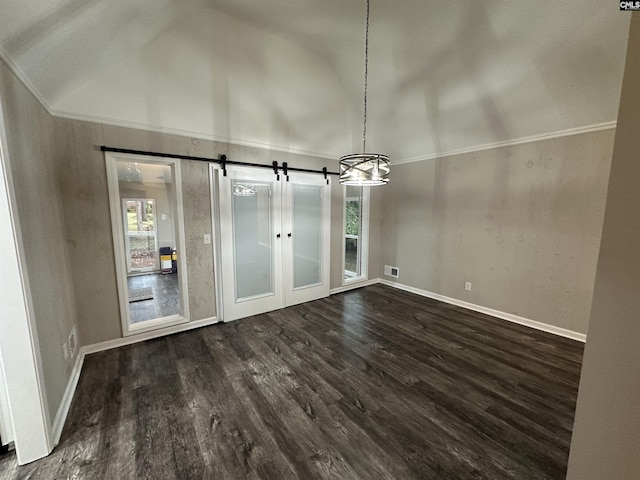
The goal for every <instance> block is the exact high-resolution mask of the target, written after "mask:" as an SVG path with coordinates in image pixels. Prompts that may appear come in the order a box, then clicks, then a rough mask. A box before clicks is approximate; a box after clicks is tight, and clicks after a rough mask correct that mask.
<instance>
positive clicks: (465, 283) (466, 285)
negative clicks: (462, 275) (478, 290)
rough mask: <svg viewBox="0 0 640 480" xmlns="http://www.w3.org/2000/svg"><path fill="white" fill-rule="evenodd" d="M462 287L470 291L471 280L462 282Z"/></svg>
mask: <svg viewBox="0 0 640 480" xmlns="http://www.w3.org/2000/svg"><path fill="white" fill-rule="evenodd" d="M464 289H465V290H466V291H467V292H470V291H471V282H464Z"/></svg>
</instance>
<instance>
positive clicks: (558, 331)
mask: <svg viewBox="0 0 640 480" xmlns="http://www.w3.org/2000/svg"><path fill="white" fill-rule="evenodd" d="M379 281H380V283H382V284H383V285H387V286H389V287H394V288H398V289H400V290H404V291H405V292H410V293H415V294H417V295H421V296H423V297H427V298H432V299H434V300H440V301H441V302H445V303H449V304H451V305H456V306H458V307H462V308H466V309H468V310H473V311H474V312H480V313H484V314H486V315H491V316H492V317H496V318H500V319H502V320H507V321H508V322H512V323H517V324H519V325H524V326H525V327H531V328H535V329H536V330H542V331H543V332H547V333H553V334H555V335H559V336H561V337H566V338H570V339H572V340H578V341H579V342H586V341H587V336H586V335H585V334H584V333H579V332H574V331H572V330H567V329H565V328H561V327H556V326H554V325H549V324H547V323H542V322H538V321H536V320H531V319H530V318H525V317H520V316H518V315H514V314H512V313H506V312H501V311H500V310H494V309H493V308H488V307H483V306H481V305H476V304H474V303H469V302H465V301H464V300H458V299H456V298H451V297H447V296H445V295H440V294H439V293H433V292H429V291H427V290H421V289H419V288H415V287H410V286H408V285H403V284H402V283H397V282H392V281H390V280H387V279H384V278H381V279H379Z"/></svg>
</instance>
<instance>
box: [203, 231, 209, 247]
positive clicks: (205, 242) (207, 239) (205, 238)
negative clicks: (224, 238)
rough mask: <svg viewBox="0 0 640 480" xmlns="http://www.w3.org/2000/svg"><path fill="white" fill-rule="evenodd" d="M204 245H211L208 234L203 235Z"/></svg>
mask: <svg viewBox="0 0 640 480" xmlns="http://www.w3.org/2000/svg"><path fill="white" fill-rule="evenodd" d="M204 244H205V245H211V235H210V234H208V233H205V234H204Z"/></svg>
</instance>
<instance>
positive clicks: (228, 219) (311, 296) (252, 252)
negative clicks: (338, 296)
mask: <svg viewBox="0 0 640 480" xmlns="http://www.w3.org/2000/svg"><path fill="white" fill-rule="evenodd" d="M218 175H219V176H218V191H219V196H218V198H219V206H220V213H219V218H220V233H219V236H218V237H219V238H220V252H221V262H220V263H221V270H222V282H221V283H222V302H223V312H224V313H223V319H224V320H225V321H229V320H235V319H238V318H243V317H248V316H250V315H257V314H259V313H264V312H268V311H271V310H276V309H278V308H283V307H285V306H288V305H294V304H297V303H302V302H307V301H310V300H315V299H317V298H322V297H326V296H328V295H329V258H328V257H329V238H330V237H329V229H330V201H331V199H330V197H331V194H330V186H329V185H328V183H327V180H325V179H324V177H322V176H320V175H311V174H301V173H296V174H291V173H290V175H289V179H288V180H287V177H286V176H284V175H279V176H276V175H275V174H274V173H273V172H272V171H269V170H266V169H257V168H236V167H234V168H228V169H227V176H223V175H222V174H221V172H220V171H219V173H218Z"/></svg>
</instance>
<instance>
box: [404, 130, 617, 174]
mask: <svg viewBox="0 0 640 480" xmlns="http://www.w3.org/2000/svg"><path fill="white" fill-rule="evenodd" d="M616 123H617V122H616V121H612V122H604V123H597V124H594V125H584V126H582V127H576V128H567V129H566V130H558V131H555V132H548V133H542V134H539V135H531V136H528V137H520V138H515V139H513V140H506V141H504V142H494V143H485V144H483V145H476V146H473V147H467V148H460V149H456V150H448V151H445V152H441V153H432V154H429V155H425V156H422V155H421V156H417V157H411V158H407V159H404V160H396V161H394V162H392V165H403V164H405V163H415V162H423V161H425V160H434V159H436V158H444V157H451V156H453V155H462V154H464V153H474V152H481V151H482V150H492V149H494V148H501V147H510V146H513V145H522V144H523V143H533V142H539V141H541V140H551V139H553V138H562V137H570V136H572V135H580V134H582V133H590V132H599V131H601V130H609V129H612V128H616Z"/></svg>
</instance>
